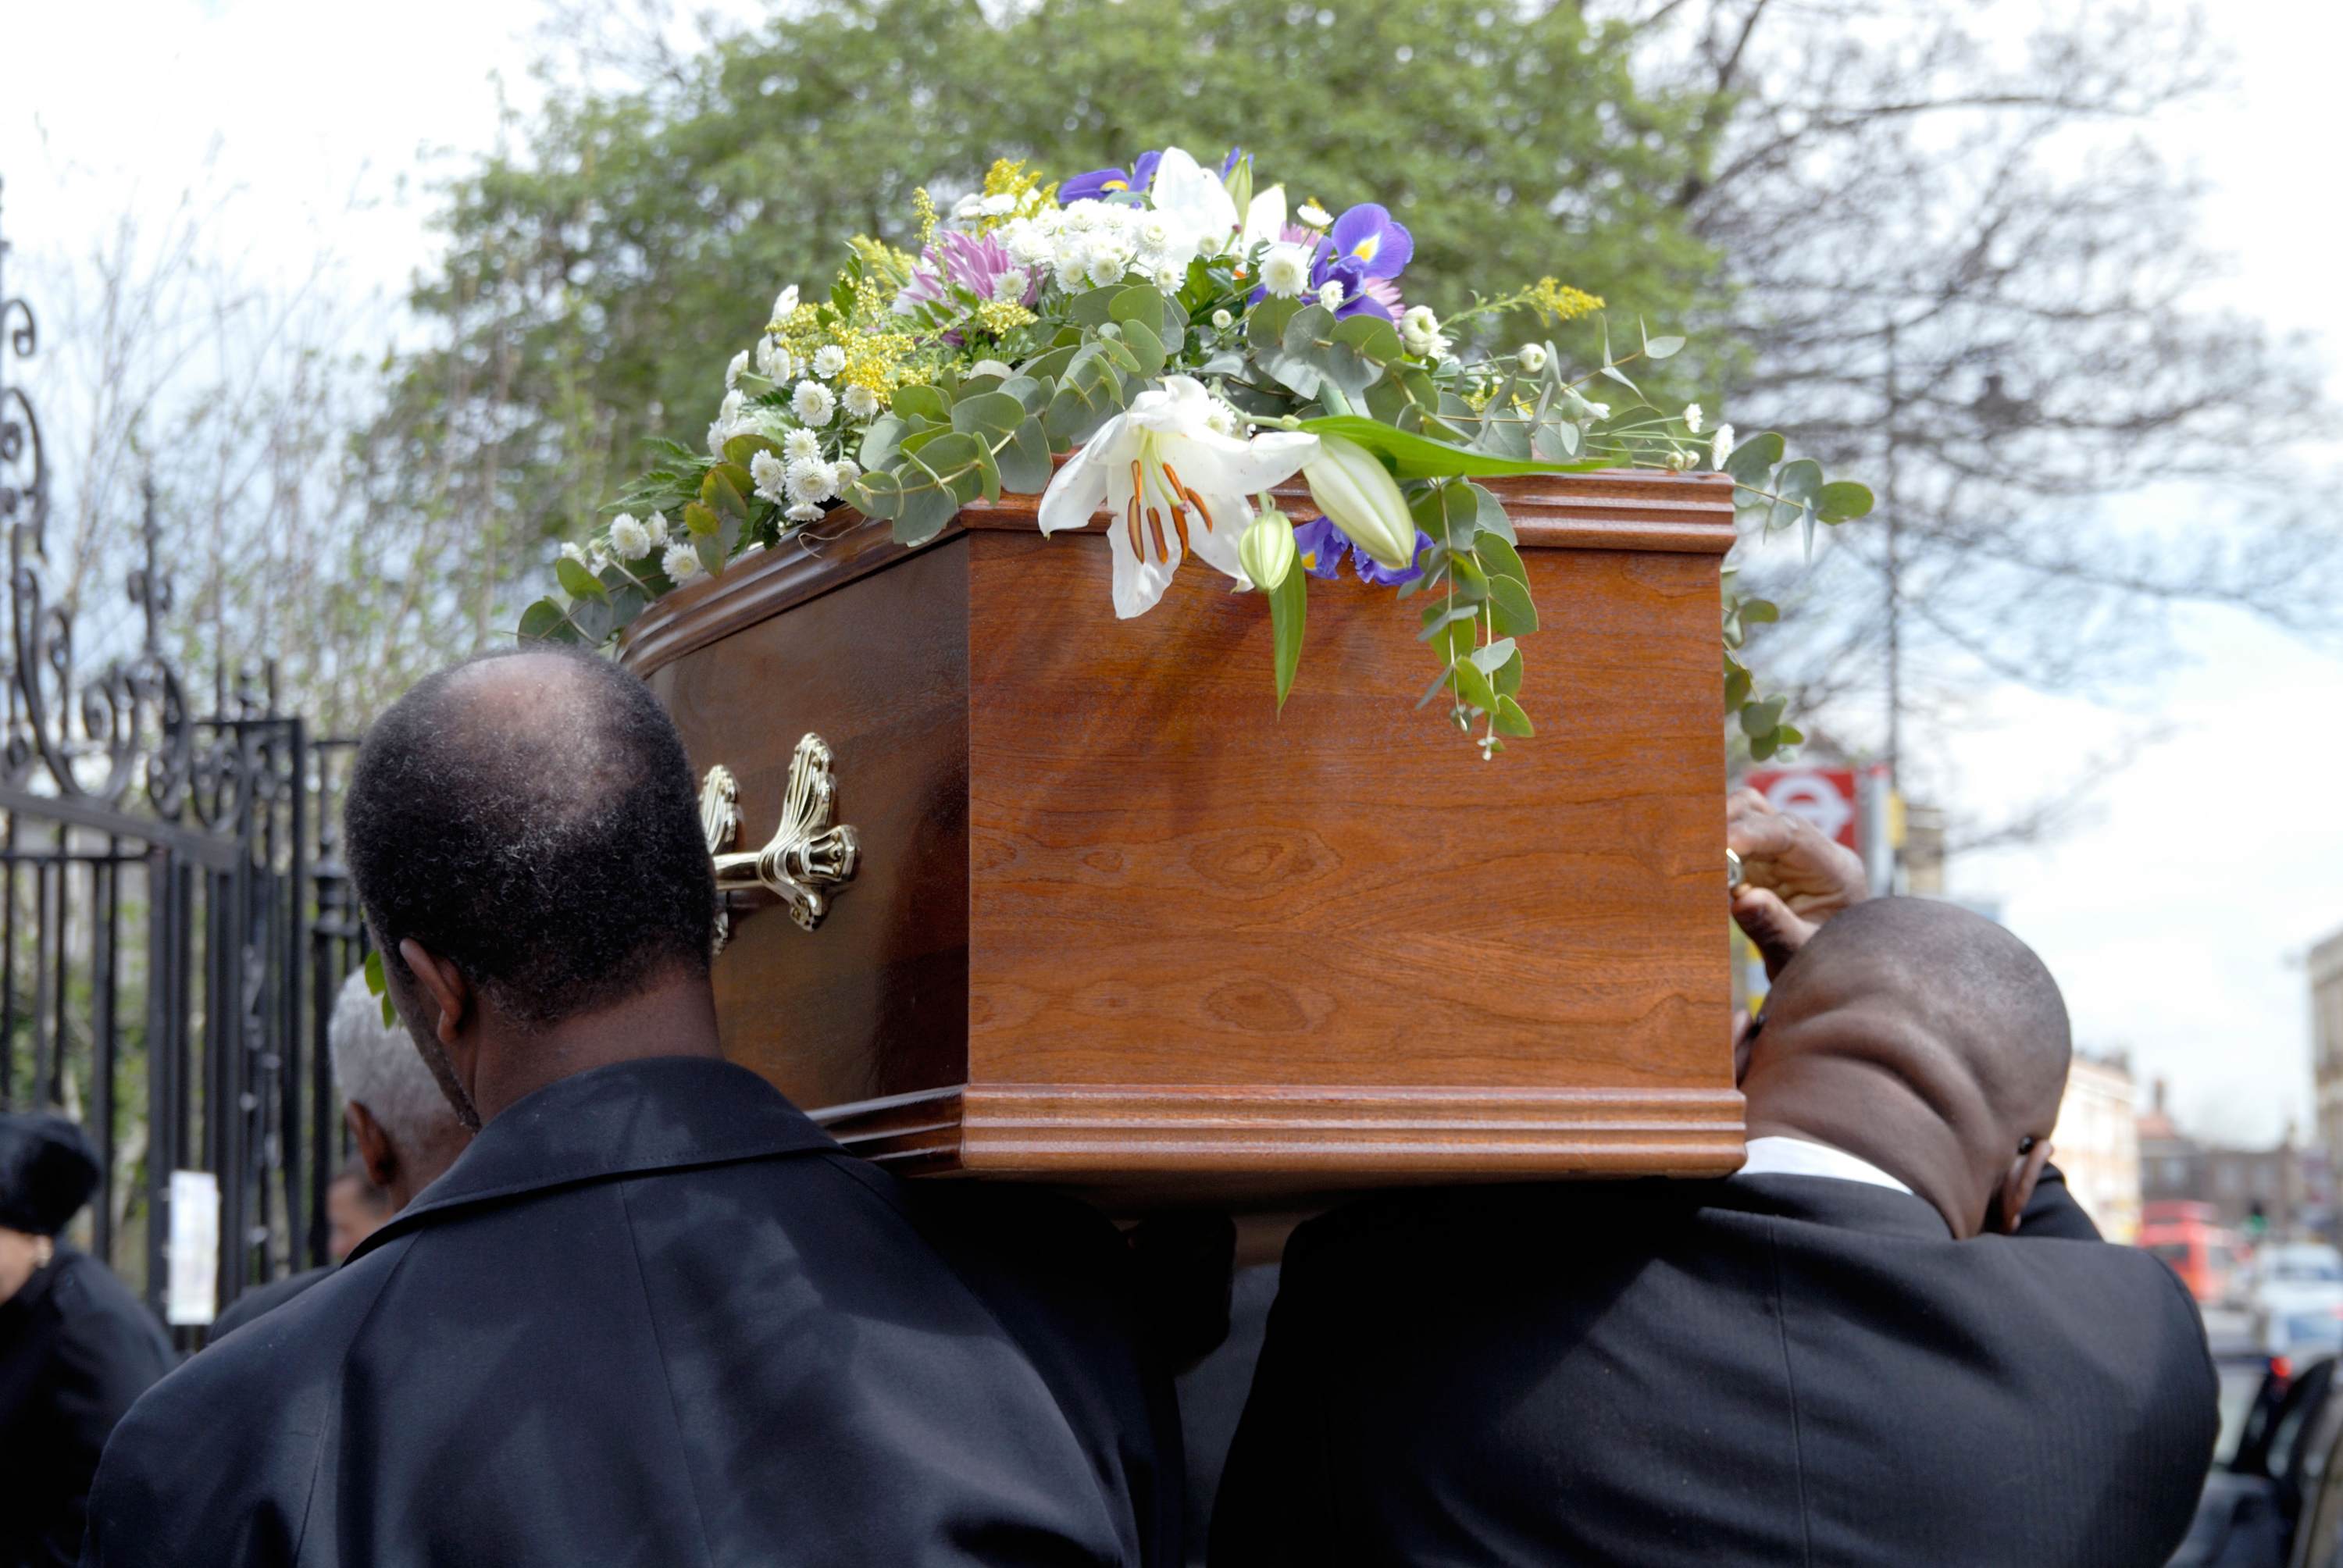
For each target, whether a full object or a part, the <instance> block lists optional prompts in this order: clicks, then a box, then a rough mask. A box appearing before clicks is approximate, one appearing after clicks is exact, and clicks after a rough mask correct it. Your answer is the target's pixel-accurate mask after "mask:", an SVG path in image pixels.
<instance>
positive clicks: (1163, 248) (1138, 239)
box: [1131, 212, 1188, 257]
mask: <svg viewBox="0 0 2343 1568" xmlns="http://www.w3.org/2000/svg"><path fill="white" fill-rule="evenodd" d="M1187 237H1188V236H1186V234H1185V233H1183V232H1182V229H1181V227H1180V225H1179V224H1178V223H1177V222H1176V221H1175V220H1174V219H1173V218H1172V215H1171V214H1170V213H1163V212H1151V213H1141V215H1140V218H1139V221H1138V222H1137V223H1135V224H1133V225H1132V226H1131V239H1132V241H1133V243H1135V244H1136V245H1137V246H1139V254H1140V255H1141V256H1148V257H1154V256H1161V255H1163V254H1165V253H1166V252H1168V251H1172V250H1175V249H1177V248H1178V247H1179V246H1180V245H1181V244H1182V242H1183V241H1184V240H1186V238H1187Z"/></svg>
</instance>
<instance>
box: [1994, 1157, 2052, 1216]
mask: <svg viewBox="0 0 2343 1568" xmlns="http://www.w3.org/2000/svg"><path fill="white" fill-rule="evenodd" d="M2049 1163H2050V1141H2049V1140H2048V1139H2047V1138H2037V1139H2036V1140H2035V1141H2034V1147H2033V1148H2031V1149H2029V1150H2027V1151H2026V1152H2025V1153H2023V1154H2021V1155H2019V1156H2018V1157H2017V1158H2016V1159H2015V1160H2013V1161H2010V1162H2009V1174H2008V1175H2006V1176H2005V1177H2003V1178H2002V1179H2001V1192H2000V1197H2001V1231H2002V1234H2003V1235H2005V1236H2015V1235H2016V1234H2017V1222H2018V1221H2019V1220H2020V1219H2022V1218H2023V1217H2024V1216H2025V1213H2026V1204H2028V1203H2030V1202H2032V1201H2034V1188H2035V1184H2036V1182H2038V1181H2041V1180H2042V1167H2044V1166H2045V1165H2047V1164H2049Z"/></svg>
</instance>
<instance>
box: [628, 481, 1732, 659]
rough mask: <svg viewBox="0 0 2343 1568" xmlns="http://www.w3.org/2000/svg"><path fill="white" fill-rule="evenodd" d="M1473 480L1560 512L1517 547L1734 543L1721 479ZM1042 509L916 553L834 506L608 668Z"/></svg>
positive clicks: (1715, 550)
mask: <svg viewBox="0 0 2343 1568" xmlns="http://www.w3.org/2000/svg"><path fill="white" fill-rule="evenodd" d="M1482 482H1483V483H1484V484H1485V485H1486V486H1487V487H1489V488H1490V489H1491V490H1492V491H1493V492H1494V493H1495V494H1496V495H1497V497H1498V498H1500V499H1501V500H1503V501H1504V502H1506V503H1507V504H1508V505H1509V506H1523V507H1526V506H1532V505H1535V506H1539V507H1544V508H1554V509H1555V510H1558V511H1560V512H1561V513H1563V514H1564V515H1563V516H1562V517H1561V518H1539V519H1529V518H1519V517H1516V518H1515V519H1514V532H1515V534H1516V535H1517V537H1518V538H1519V540H1520V544H1521V547H1522V548H1523V549H1577V550H1662V551H1666V552H1669V553H1672V554H1677V553H1681V554H1698V555H1723V554H1724V553H1725V551H1727V550H1729V549H1731V548H1733V545H1734V541H1735V538H1738V535H1737V534H1736V532H1735V528H1734V526H1733V482H1732V480H1731V479H1730V478H1728V477H1725V475H1723V474H1662V473H1655V472H1651V471H1647V470H1643V469H1625V470H1606V471H1604V472H1601V473H1594V474H1564V475H1554V476H1544V475H1537V476H1531V477H1522V478H1501V479H1489V480H1484V481H1482ZM1272 494H1273V495H1274V496H1275V497H1276V498H1277V500H1278V503H1279V505H1280V506H1282V507H1283V508H1285V510H1286V511H1288V512H1289V513H1291V514H1292V516H1293V517H1294V518H1295V519H1296V520H1297V521H1306V520H1308V519H1309V518H1315V517H1316V516H1318V509H1317V508H1316V507H1315V506H1314V505H1312V502H1311V499H1310V491H1309V488H1308V487H1306V486H1302V485H1282V486H1279V487H1277V488H1276V489H1275V490H1273V491H1272ZM1040 506H1041V498H1040V497H1038V496H1015V495H1007V496H1003V497H1001V499H1000V500H999V501H998V502H989V501H976V502H973V503H971V504H970V505H969V506H966V507H963V508H960V515H959V516H958V517H957V518H954V519H953V520H952V521H951V522H950V523H947V524H946V525H945V526H944V528H943V529H942V531H941V532H940V533H938V534H937V535H936V536H935V538H931V539H928V540H926V541H924V542H923V543H920V544H918V545H899V544H897V543H896V542H895V535H894V525H893V524H892V523H891V522H889V521H888V520H886V519H885V518H866V517H864V516H863V515H862V514H861V513H860V512H857V511H855V510H854V509H853V508H840V509H839V510H837V511H834V512H832V513H830V515H829V516H828V517H827V518H824V519H822V521H821V523H820V524H819V525H817V526H818V527H819V528H820V529H821V533H820V537H819V538H814V539H812V540H811V542H810V544H809V543H808V542H807V541H806V540H804V539H802V538H798V537H796V536H792V537H791V538H789V539H788V540H785V541H783V542H782V544H780V545H779V547H778V548H772V549H768V550H763V551H759V552H758V553H756V554H754V555H749V556H744V557H742V558H739V559H738V560H735V561H734V562H733V563H732V564H731V565H729V566H728V567H727V568H724V570H723V571H722V572H720V573H719V574H718V575H717V576H715V577H713V578H709V579H708V580H706V581H704V582H698V583H693V584H692V585H690V586H689V587H688V588H678V589H677V590H676V591H675V592H673V593H670V594H669V595H667V596H666V597H664V598H661V599H660V600H659V602H658V603H657V604H654V605H653V606H651V608H649V609H647V610H645V611H644V612H643V613H642V615H641V616H640V617H639V618H637V620H636V621H635V623H634V624H633V625H632V626H630V627H628V628H627V630H626V633H625V634H624V636H623V638H622V639H621V642H620V645H619V653H618V662H619V663H621V664H623V665H625V666H626V667H627V668H628V669H631V670H633V671H634V672H635V673H636V674H637V675H639V676H644V677H646V678H648V677H649V675H650V674H651V673H652V672H653V671H655V670H658V669H659V668H661V667H663V666H665V665H669V664H672V663H673V662H675V660H677V659H679V658H682V657H683V656H684V655H685V654H688V653H690V652H692V651H693V650H694V649H697V648H705V647H707V646H708V645H709V644H710V643H713V642H717V641H719V640H721V639H722V638H726V637H729V636H730V635H731V634H732V633H734V632H736V631H739V629H741V628H743V627H748V626H753V625H755V624H756V623H757V622H759V621H761V620H765V619H768V618H771V617H773V616H776V615H779V614H780V613H781V612H782V611H783V610H786V609H789V608H791V607H793V606H796V605H799V604H803V603H804V602H805V601H806V600H808V599H810V598H818V597H819V596H820V595H822V594H825V593H828V592H830V590H832V589H833V588H843V587H845V586H846V585H847V584H848V583H850V582H853V581H855V580H856V579H857V578H864V577H868V576H869V575H870V574H871V573H872V572H875V571H879V570H881V569H883V568H887V567H890V566H892V565H893V564H894V563H895V562H897V561H899V560H901V559H902V558H904V557H906V556H909V555H912V554H914V553H916V552H918V551H920V550H925V549H931V548H934V547H936V546H937V545H940V544H942V543H944V542H945V541H947V540H950V539H954V538H959V537H960V535H962V534H964V533H967V532H969V531H970V530H971V529H996V528H999V529H1030V528H1034V527H1036V526H1037V524H1036V521H1035V518H1036V514H1037V512H1038V510H1039V508H1040ZM1107 522H1108V519H1107V518H1106V515H1105V514H1104V513H1101V514H1099V515H1098V516H1097V517H1095V518H1092V519H1091V523H1090V526H1089V528H1087V529H1086V530H1083V531H1086V532H1092V533H1098V532H1103V531H1104V529H1105V528H1106V526H1107Z"/></svg>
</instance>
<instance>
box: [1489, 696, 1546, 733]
mask: <svg viewBox="0 0 2343 1568" xmlns="http://www.w3.org/2000/svg"><path fill="white" fill-rule="evenodd" d="M1489 722H1490V723H1491V725H1493V727H1494V728H1495V729H1496V731H1497V733H1498V734H1500V735H1512V736H1516V737H1523V738H1526V737H1528V736H1532V735H1535V734H1536V733H1537V727H1536V726H1535V725H1534V724H1532V723H1531V722H1530V716H1529V715H1528V714H1526V713H1524V712H1523V711H1522V705H1521V704H1520V703H1518V702H1515V701H1514V700H1513V696H1512V694H1511V693H1509V692H1505V693H1500V694H1499V695H1498V698H1497V706H1496V707H1495V708H1493V709H1490V711H1489Z"/></svg>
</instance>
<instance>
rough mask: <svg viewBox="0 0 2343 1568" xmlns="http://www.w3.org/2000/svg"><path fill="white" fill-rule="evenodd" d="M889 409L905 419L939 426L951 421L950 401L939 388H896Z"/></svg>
mask: <svg viewBox="0 0 2343 1568" xmlns="http://www.w3.org/2000/svg"><path fill="white" fill-rule="evenodd" d="M890 407H893V409H894V410H895V412H896V413H898V414H900V415H903V416H904V417H907V418H908V417H915V416H916V417H919V418H921V419H926V420H930V421H931V422H933V423H935V424H939V425H941V424H946V423H949V422H950V419H951V399H950V398H949V397H945V396H944V394H943V392H942V390H941V389H940V388H939V387H920V386H911V387H896V388H895V396H894V398H893V401H892V403H891V405H890Z"/></svg>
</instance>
